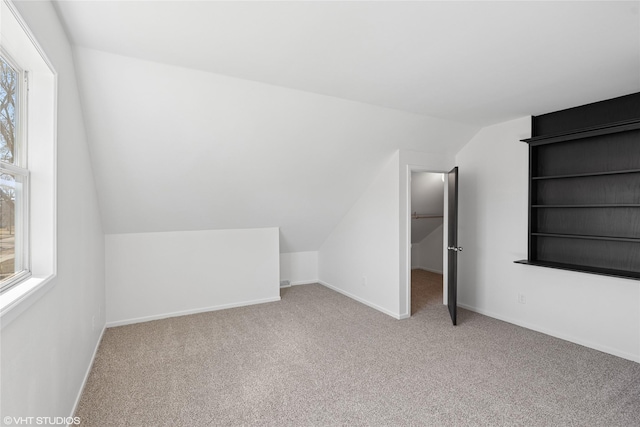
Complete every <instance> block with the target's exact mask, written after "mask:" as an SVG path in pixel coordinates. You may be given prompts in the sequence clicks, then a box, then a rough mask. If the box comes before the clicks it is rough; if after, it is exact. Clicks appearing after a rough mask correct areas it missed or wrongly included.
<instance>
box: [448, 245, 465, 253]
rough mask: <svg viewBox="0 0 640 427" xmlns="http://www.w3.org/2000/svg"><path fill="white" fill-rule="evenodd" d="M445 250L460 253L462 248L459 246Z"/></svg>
mask: <svg viewBox="0 0 640 427" xmlns="http://www.w3.org/2000/svg"><path fill="white" fill-rule="evenodd" d="M447 249H448V250H450V251H456V252H462V247H461V246H458V247H456V246H447Z"/></svg>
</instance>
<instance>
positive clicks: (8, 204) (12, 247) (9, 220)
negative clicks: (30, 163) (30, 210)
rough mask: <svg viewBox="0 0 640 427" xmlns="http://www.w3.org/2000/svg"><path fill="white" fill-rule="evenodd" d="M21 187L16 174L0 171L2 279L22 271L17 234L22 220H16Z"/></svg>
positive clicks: (0, 267) (0, 258)
mask: <svg viewBox="0 0 640 427" xmlns="http://www.w3.org/2000/svg"><path fill="white" fill-rule="evenodd" d="M20 187H21V186H20V182H17V181H16V176H15V175H13V174H9V173H0V281H2V280H5V279H7V278H9V277H11V276H12V275H13V274H14V273H16V272H19V271H21V268H20V262H19V260H18V262H16V253H17V251H16V234H18V235H19V234H20V231H21V230H20V225H21V224H20V221H16V214H17V213H19V212H16V202H17V201H18V199H19V198H20ZM18 210H19V209H18Z"/></svg>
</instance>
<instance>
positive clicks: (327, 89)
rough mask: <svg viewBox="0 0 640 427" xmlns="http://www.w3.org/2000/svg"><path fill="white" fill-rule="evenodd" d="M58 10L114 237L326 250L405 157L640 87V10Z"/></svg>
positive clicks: (476, 6)
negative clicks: (179, 237) (248, 238)
mask: <svg viewBox="0 0 640 427" xmlns="http://www.w3.org/2000/svg"><path fill="white" fill-rule="evenodd" d="M55 4H56V7H57V10H58V12H59V15H60V17H61V20H62V21H63V23H64V25H65V27H66V29H67V32H68V34H69V37H70V39H71V42H72V43H73V44H74V46H75V50H74V53H75V58H76V66H77V72H78V79H79V81H80V88H81V95H82V102H83V106H84V110H85V119H86V122H87V131H88V136H89V142H90V148H91V152H92V158H93V166H94V171H95V174H96V179H97V185H98V195H99V198H100V204H101V210H102V215H103V223H104V228H105V231H106V232H107V233H121V232H143V231H168V230H187V229H203V228H249V227H261V226H280V227H282V228H281V230H282V235H281V236H282V238H281V243H282V250H283V251H302V250H316V249H317V248H318V247H319V245H320V244H321V243H322V241H323V240H324V239H325V238H326V237H327V235H328V233H329V232H330V231H331V230H332V229H333V227H334V226H335V225H336V224H337V222H338V221H339V220H340V218H341V217H342V216H343V215H344V214H345V213H346V212H347V210H348V209H349V207H350V206H352V205H353V203H354V202H355V201H356V200H357V198H358V197H359V196H360V195H361V194H362V192H363V191H364V189H365V188H366V186H367V185H368V184H369V183H370V182H371V181H372V179H373V177H374V176H375V174H376V173H377V171H378V170H380V169H381V167H382V165H383V164H384V162H385V161H386V160H387V159H388V158H389V156H390V155H391V153H393V151H394V150H397V149H411V150H416V151H427V152H437V153H446V154H449V155H451V156H452V155H453V154H455V153H456V152H457V151H458V150H459V149H460V148H461V147H462V146H463V145H464V144H465V143H466V142H467V141H468V140H469V139H470V138H471V136H472V135H473V134H474V133H475V132H476V131H477V130H478V129H479V128H480V127H482V126H486V125H490V124H493V123H498V122H501V121H506V120H509V119H512V118H516V117H521V116H526V115H532V114H534V115H535V114H541V113H545V112H549V111H554V110H558V109H562V108H568V107H572V106H576V105H581V104H585V103H589V102H594V101H598V100H602V99H607V98H612V97H615V96H620V95H624V94H628V93H632V92H636V91H638V90H640V18H639V15H638V5H639V3H638V2H612V1H603V2H591V1H588V2H580V1H576V2H398V1H387V2H364V1H363V2H361V1H355V2H342V1H336V2H270V1H259V2H216V1H194V2H190V1H57V2H55Z"/></svg>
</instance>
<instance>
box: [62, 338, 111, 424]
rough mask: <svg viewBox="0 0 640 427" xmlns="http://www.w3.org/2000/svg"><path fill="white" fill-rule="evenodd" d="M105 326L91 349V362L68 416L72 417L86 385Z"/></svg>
mask: <svg viewBox="0 0 640 427" xmlns="http://www.w3.org/2000/svg"><path fill="white" fill-rule="evenodd" d="M106 330H107V328H106V326H103V327H102V331H101V332H100V337H99V338H98V342H97V343H96V347H95V348H94V349H93V355H92V356H91V362H89V366H88V367H87V372H85V374H84V379H83V380H82V385H81V386H80V390H78V395H77V396H76V401H75V403H74V404H73V408H72V409H71V414H70V415H69V416H70V417H73V416H74V415H75V413H76V411H77V410H78V404H79V403H80V398H81V397H82V392H84V388H85V386H86V385H87V380H88V379H89V374H91V369H93V363H94V362H95V361H96V355H97V354H98V349H99V348H100V343H101V342H102V337H103V336H104V331H106Z"/></svg>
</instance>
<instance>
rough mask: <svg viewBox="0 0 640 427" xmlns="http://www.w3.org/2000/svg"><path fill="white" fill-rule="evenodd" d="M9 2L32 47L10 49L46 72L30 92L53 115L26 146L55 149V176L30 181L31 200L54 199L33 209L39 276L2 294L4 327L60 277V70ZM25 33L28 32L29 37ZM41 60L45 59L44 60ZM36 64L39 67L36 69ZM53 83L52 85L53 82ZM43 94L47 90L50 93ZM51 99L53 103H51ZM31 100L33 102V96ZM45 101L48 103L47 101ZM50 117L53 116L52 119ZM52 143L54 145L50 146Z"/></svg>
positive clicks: (32, 260)
mask: <svg viewBox="0 0 640 427" xmlns="http://www.w3.org/2000/svg"><path fill="white" fill-rule="evenodd" d="M5 6H6V7H7V9H8V10H9V12H10V14H11V16H12V17H13V18H14V21H15V23H16V24H17V27H19V28H16V31H22V33H21V34H20V36H16V37H15V39H14V40H21V41H20V42H14V44H18V45H23V46H24V45H29V48H28V51H27V50H25V51H24V52H26V53H24V55H23V54H20V55H18V57H17V58H16V54H17V52H12V51H10V52H8V53H11V54H12V55H11V56H12V58H14V59H17V61H18V62H19V63H20V65H21V66H22V67H24V68H25V69H28V70H30V71H34V70H37V71H34V73H35V74H31V73H30V78H34V76H45V75H46V78H47V84H46V85H44V86H41V87H40V89H41V90H37V91H35V92H30V93H29V98H31V97H32V96H33V94H34V93H38V97H42V98H46V99H47V102H46V105H47V106H48V107H49V108H51V110H50V114H51V116H50V117H49V111H47V114H46V115H45V117H46V118H47V121H46V125H47V129H48V126H49V125H50V126H51V129H50V133H49V132H48V131H47V132H46V134H47V135H46V138H45V139H43V138H42V137H40V138H33V137H32V138H30V141H28V142H27V143H26V145H25V146H24V147H23V148H25V149H26V150H27V151H28V150H31V147H32V146H33V140H38V141H39V143H38V144H42V145H43V146H46V150H47V151H49V150H50V151H51V153H50V158H48V159H47V162H46V167H47V168H49V167H50V168H51V169H50V178H51V179H48V178H49V172H48V170H46V171H45V173H44V174H43V176H44V177H45V178H47V179H46V181H45V182H46V185H44V184H43V185H42V188H41V189H40V191H37V192H34V191H33V190H34V187H33V181H32V180H31V181H30V183H29V186H30V190H29V191H30V196H29V199H30V200H29V203H30V204H33V203H32V200H31V199H33V198H36V197H40V196H42V197H43V198H46V199H50V203H49V202H47V203H43V204H44V205H46V206H44V208H45V209H43V210H41V211H40V214H34V211H33V210H29V216H30V218H29V230H27V231H26V234H28V236H27V237H28V238H29V247H30V248H31V254H30V257H29V267H30V270H31V273H32V275H33V276H35V277H33V276H32V277H30V278H28V279H26V280H24V281H23V282H21V283H17V284H15V285H14V286H12V287H11V288H10V289H7V290H6V291H5V292H4V293H3V294H2V295H1V296H0V317H1V318H2V327H4V326H6V325H8V324H9V323H10V322H11V321H13V320H14V319H15V318H16V317H18V316H19V315H20V314H21V313H23V312H24V311H25V310H26V309H28V308H29V307H30V306H31V305H32V304H33V303H34V302H35V301H37V300H38V299H39V298H40V297H42V296H43V295H44V294H45V293H46V292H48V291H49V290H50V289H51V288H53V286H54V285H55V284H56V281H55V280H52V279H54V278H55V277H56V274H57V137H58V108H57V105H58V73H57V72H56V70H55V68H54V67H53V64H52V63H51V61H50V60H49V58H48V57H47V55H46V54H45V52H44V50H43V49H42V47H41V46H40V44H39V43H38V41H37V39H36V38H35V36H34V35H33V33H32V32H31V30H30V29H29V27H28V25H27V24H26V23H25V21H24V20H23V18H22V16H21V15H20V13H19V12H18V11H17V9H16V8H15V5H14V4H13V3H12V2H11V0H3V2H2V5H0V7H3V8H4V7H5ZM8 16H9V15H8ZM13 25H14V24H13V23H12V24H11V28H13ZM3 34H6V33H3ZM23 36H25V37H26V38H25V37H23ZM3 40H5V39H3ZM23 41H24V43H23ZM5 46H6V45H5ZM18 47H19V46H9V47H8V48H7V49H5V52H6V51H7V50H10V48H13V49H16V50H17V51H18V52H21V50H20V49H19V48H18ZM31 48H33V49H31ZM25 55H26V56H25ZM40 60H41V61H42V62H40ZM36 63H37V64H36ZM32 66H33V67H36V68H34V69H32ZM49 76H50V77H51V82H50V83H49V82H48V78H49ZM49 84H50V85H51V86H49ZM31 89H32V90H33V89H34V87H33V86H31ZM49 91H51V92H49ZM43 94H45V95H46V96H45V95H43ZM49 95H50V96H51V98H52V99H51V100H49V99H48V98H49ZM49 101H51V103H49ZM29 102H33V100H31V101H29ZM23 104H25V103H23ZM43 105H45V104H44V103H43ZM49 119H50V120H51V121H50V123H49V121H48V120H49ZM33 122H34V121H33V120H31V121H30V122H29V123H27V129H26V130H25V132H26V131H30V130H32V125H33ZM49 144H51V145H50V146H49ZM28 161H29V164H28V167H32V166H33V165H32V162H31V159H28ZM49 162H50V163H49ZM47 168H45V169H47ZM31 172H33V169H31ZM49 210H50V212H49ZM35 223H38V224H40V225H43V224H44V229H43V230H40V232H39V233H38V234H37V235H36V236H35V238H34V233H33V232H32V230H31V227H32V225H33V224H35ZM35 248H38V250H37V251H36V250H34V249H35ZM36 261H37V262H36Z"/></svg>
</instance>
